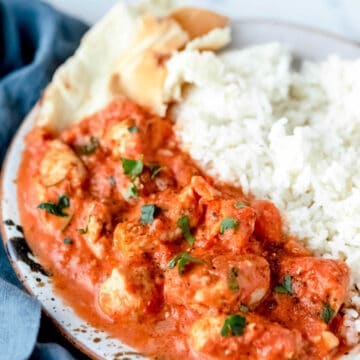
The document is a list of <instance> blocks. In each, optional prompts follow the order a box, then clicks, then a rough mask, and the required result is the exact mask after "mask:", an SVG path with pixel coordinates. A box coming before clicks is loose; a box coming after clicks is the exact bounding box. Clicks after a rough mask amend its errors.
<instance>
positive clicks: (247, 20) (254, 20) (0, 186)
mask: <svg viewBox="0 0 360 360" xmlns="http://www.w3.org/2000/svg"><path fill="white" fill-rule="evenodd" d="M238 23H241V24H257V25H268V26H280V27H287V28H292V29H297V30H300V31H303V32H306V33H310V34H311V33H316V34H318V35H321V36H323V37H326V38H331V39H333V40H336V41H337V42H341V43H344V44H347V45H350V46H353V47H354V48H357V49H360V41H359V42H357V41H355V40H352V39H349V38H347V37H346V36H343V35H339V34H336V33H334V32H331V31H327V30H323V29H320V28H316V27H312V26H308V25H303V24H298V23H292V22H288V21H283V20H275V19H265V18H261V17H244V18H234V19H232V20H231V21H230V26H232V25H233V24H238ZM50 81H51V80H50ZM45 89H46V87H45V88H44V89H43V91H44V90H45ZM42 94H43V92H42ZM42 94H41V95H40V98H39V99H38V101H37V102H36V103H35V105H34V106H33V107H32V108H31V110H30V111H29V112H28V114H27V115H26V116H25V117H24V119H23V121H22V122H21V124H20V126H19V127H18V128H17V130H16V132H15V133H14V135H13V136H12V139H11V141H10V144H9V146H8V148H7V150H6V154H5V157H4V160H3V164H2V167H1V172H0V235H1V237H2V244H3V246H4V251H5V253H6V255H7V258H8V260H9V262H10V264H11V266H12V268H13V270H14V272H15V274H16V277H17V278H18V280H19V281H20V283H21V284H22V287H23V290H25V292H26V293H27V294H28V295H30V296H32V297H33V298H35V299H36V300H37V301H39V303H40V304H41V310H42V312H43V313H44V314H45V315H46V316H47V317H48V318H49V319H50V320H51V322H52V323H53V324H54V326H55V327H56V329H57V330H58V331H59V332H60V334H61V335H62V336H64V337H65V338H66V340H67V341H69V342H70V343H71V344H72V345H73V346H74V347H75V348H77V349H78V350H79V351H81V352H82V353H84V354H85V355H87V356H89V357H90V358H91V359H95V360H105V358H104V357H103V356H101V355H99V354H97V353H95V352H94V351H93V350H91V349H90V348H89V347H88V346H87V345H86V344H84V342H82V341H81V340H78V339H77V338H76V335H75V334H73V333H72V332H71V331H70V330H68V329H66V328H65V327H64V326H63V325H62V324H61V323H60V322H59V321H58V320H57V319H55V318H54V317H53V316H52V315H51V314H50V313H49V312H48V311H47V309H46V308H45V306H44V304H43V303H42V301H41V300H40V299H39V298H38V297H37V296H36V294H35V293H34V292H33V290H32V288H31V286H30V285H29V284H27V281H26V278H25V274H23V273H22V271H21V269H20V267H19V266H18V264H17V262H16V260H15V259H13V258H12V257H11V255H10V253H9V252H8V250H7V245H6V244H7V242H8V240H9V238H8V237H7V234H6V231H5V224H4V219H3V205H4V197H5V196H4V192H5V190H6V189H5V188H4V183H5V180H4V179H5V171H6V169H7V167H8V163H9V160H10V155H11V153H12V152H13V150H14V148H15V140H16V139H17V138H18V137H19V133H20V132H21V131H22V130H23V128H24V127H25V126H26V124H27V122H28V121H31V119H35V117H36V113H37V111H38V110H39V106H40V105H41V99H42ZM14 151H16V150H14ZM17 170H18V169H17ZM15 179H17V174H16V178H15ZM15 186H17V185H15ZM16 200H17V199H16ZM51 286H52V285H51ZM58 296H59V295H58ZM65 306H67V307H70V306H69V305H65ZM77 316H78V317H79V318H80V319H81V320H82V321H84V322H86V320H84V319H83V318H81V317H80V316H79V315H77ZM115 340H116V341H119V342H121V343H122V341H121V340H119V339H115ZM125 345H127V344H125ZM127 346H129V345H127ZM134 355H135V354H134ZM138 355H140V356H143V355H142V354H141V353H140V352H139V353H138Z"/></svg>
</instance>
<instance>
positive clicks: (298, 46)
mask: <svg viewBox="0 0 360 360" xmlns="http://www.w3.org/2000/svg"><path fill="white" fill-rule="evenodd" d="M232 28H233V41H232V47H235V48H239V47H244V46H249V45H254V44H260V43H266V42H271V41H278V42H280V43H283V44H285V45H287V46H288V47H289V48H290V49H291V50H292V52H293V53H294V55H295V56H296V60H297V62H299V61H301V59H309V60H322V59H325V58H326V57H327V56H328V55H331V54H338V55H340V56H342V57H345V58H360V46H359V45H357V44H355V43H353V42H351V41H348V40H346V39H343V38H340V37H337V36H335V35H331V34H327V33H324V32H321V31H317V30H313V29H308V28H305V27H300V26H293V25H289V24H284V23H276V22H271V21H263V20H247V21H236V22H234V23H233V24H232ZM35 112H36V109H35V110H33V111H32V112H31V114H29V116H28V117H27V118H26V119H25V120H24V122H23V124H22V126H21V127H20V129H19V131H18V132H17V134H16V136H15V138H14V140H13V142H12V145H11V146H10V148H9V150H8V153H7V157H6V159H5V162H4V166H3V173H2V181H1V188H0V194H2V196H1V203H0V206H1V212H0V218H2V226H1V230H2V236H3V240H4V243H5V247H6V249H7V252H8V255H9V258H10V260H11V262H12V265H13V267H14V269H15V271H16V273H17V275H18V277H19V279H20V280H21V281H22V283H23V285H24V286H25V288H26V289H27V290H28V292H29V293H31V294H32V295H33V296H35V297H36V298H37V299H39V301H40V302H41V303H42V306H43V309H44V310H45V312H46V313H47V314H48V315H49V316H50V317H51V318H52V319H53V320H54V321H55V324H56V325H58V327H59V329H60V331H62V332H63V334H64V335H65V336H66V337H67V338H68V339H69V340H70V341H71V342H72V343H73V344H74V345H75V346H77V347H78V348H80V350H82V351H84V352H85V353H87V354H88V355H89V356H90V357H92V358H94V359H114V360H115V359H119V360H120V359H124V360H125V359H131V360H135V359H144V357H143V356H141V354H139V353H138V352H137V351H136V350H134V349H132V348H130V347H129V346H127V345H125V344H123V343H121V342H120V341H119V340H117V339H111V338H108V335H107V334H106V333H104V332H102V331H99V330H97V329H95V328H93V327H92V326H90V325H89V324H88V323H87V322H86V321H84V320H82V319H81V318H79V317H78V316H77V315H76V314H75V313H74V311H73V310H72V309H71V308H70V307H69V306H66V305H65V304H64V303H63V302H62V300H61V298H59V297H58V296H57V295H56V294H55V293H54V291H53V288H52V284H51V277H49V276H47V275H46V273H45V272H44V270H43V269H42V268H41V266H40V265H39V264H38V263H37V260H36V257H35V256H34V255H33V254H32V253H31V250H30V249H29V247H28V246H27V244H26V240H25V239H24V237H23V234H22V232H21V228H19V225H21V222H20V217H19V209H18V204H17V201H16V199H17V193H16V175H17V172H18V168H19V164H20V159H21V154H22V151H23V148H24V136H25V135H26V134H27V133H28V132H29V131H30V130H31V129H32V127H33V121H34V115H35ZM357 354H358V355H353V356H352V358H353V359H356V358H358V359H359V358H360V355H359V354H360V352H359V351H357Z"/></svg>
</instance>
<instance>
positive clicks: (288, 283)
mask: <svg viewBox="0 0 360 360" xmlns="http://www.w3.org/2000/svg"><path fill="white" fill-rule="evenodd" d="M274 290H275V292H276V293H278V294H290V295H291V294H292V293H293V287H292V277H291V276H290V275H285V277H284V281H283V283H282V284H281V285H279V286H276V287H275V289H274Z"/></svg>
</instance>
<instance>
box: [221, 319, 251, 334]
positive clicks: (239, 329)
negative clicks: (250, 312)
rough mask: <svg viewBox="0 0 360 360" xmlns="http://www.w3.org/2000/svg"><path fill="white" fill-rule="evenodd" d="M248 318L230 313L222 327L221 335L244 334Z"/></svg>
mask: <svg viewBox="0 0 360 360" xmlns="http://www.w3.org/2000/svg"><path fill="white" fill-rule="evenodd" d="M245 326H246V318H245V317H244V316H240V315H229V316H228V317H227V318H226V319H225V322H224V325H223V327H222V329H221V336H224V337H225V336H237V335H243V334H244V328H245Z"/></svg>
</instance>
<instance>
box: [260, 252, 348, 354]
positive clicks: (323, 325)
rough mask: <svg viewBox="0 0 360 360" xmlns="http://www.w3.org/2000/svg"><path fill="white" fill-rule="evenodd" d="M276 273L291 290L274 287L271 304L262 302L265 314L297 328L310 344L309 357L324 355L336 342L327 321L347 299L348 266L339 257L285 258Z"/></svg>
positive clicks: (280, 282) (280, 280) (334, 346)
mask: <svg viewBox="0 0 360 360" xmlns="http://www.w3.org/2000/svg"><path fill="white" fill-rule="evenodd" d="M278 274H279V275H278V276H279V277H278V283H279V284H284V281H285V280H284V279H285V277H287V278H288V290H290V291H285V292H284V291H280V292H279V291H278V290H276V288H275V291H274V294H273V299H271V300H270V302H271V304H272V305H271V306H270V307H269V306H267V305H266V304H264V309H265V314H266V315H267V316H269V317H270V318H271V320H273V321H277V322H279V323H281V324H283V325H285V326H286V327H288V328H297V329H299V330H300V331H301V333H302V334H303V336H304V337H305V338H306V339H307V341H309V342H310V343H311V344H312V345H311V347H310V349H311V352H312V354H311V356H316V358H319V359H323V358H326V356H328V355H329V353H330V352H332V351H333V350H334V348H336V347H337V346H338V344H339V340H338V338H337V337H336V336H335V335H334V334H333V333H332V332H331V331H329V326H328V324H330V323H331V321H332V320H333V318H334V317H335V315H336V313H337V312H338V311H339V309H340V307H341V305H342V304H343V303H344V301H345V300H346V296H347V293H348V289H349V269H348V267H347V266H346V265H345V263H343V262H342V261H338V260H328V259H319V258H314V257H288V258H285V259H284V260H282V261H281V263H280V264H279V273H278ZM289 284H291V285H290V286H289ZM267 301H268V300H267ZM269 308H270V309H271V311H270V312H269ZM309 356H310V355H309ZM311 356H310V358H312V357H311Z"/></svg>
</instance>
